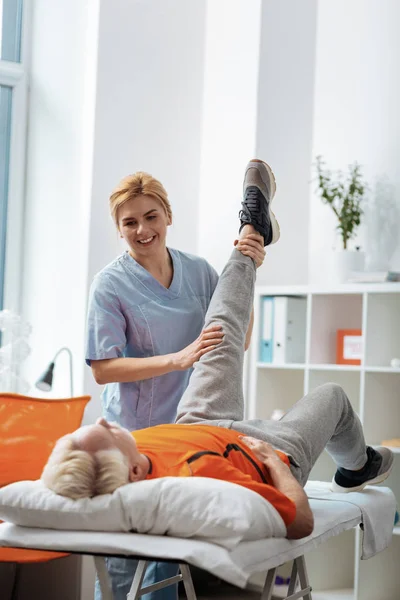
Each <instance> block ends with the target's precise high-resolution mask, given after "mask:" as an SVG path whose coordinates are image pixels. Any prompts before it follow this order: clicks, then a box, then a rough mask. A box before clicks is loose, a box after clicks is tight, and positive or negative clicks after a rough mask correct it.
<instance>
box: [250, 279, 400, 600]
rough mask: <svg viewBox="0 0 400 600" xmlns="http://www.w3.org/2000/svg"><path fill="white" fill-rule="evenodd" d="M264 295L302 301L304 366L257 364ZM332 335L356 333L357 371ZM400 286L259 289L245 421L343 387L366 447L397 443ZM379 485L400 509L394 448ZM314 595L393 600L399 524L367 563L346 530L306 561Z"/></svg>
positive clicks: (324, 469)
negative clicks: (340, 360) (322, 389)
mask: <svg viewBox="0 0 400 600" xmlns="http://www.w3.org/2000/svg"><path fill="white" fill-rule="evenodd" d="M263 296H297V297H302V298H305V299H306V306H307V309H306V316H305V319H306V335H305V340H304V345H305V348H304V350H305V352H304V354H305V361H304V363H292V364H274V363H263V362H260V352H259V350H260V334H261V300H262V297H263ZM337 329H361V330H362V333H363V338H364V344H363V355H362V359H361V364H360V365H339V364H336V331H337ZM392 358H400V283H385V284H383V283H382V284H344V285H340V286H338V287H335V288H332V289H329V288H326V287H324V288H319V287H314V286H284V287H283V286H280V287H273V286H271V287H270V286H258V287H256V294H255V303H254V333H253V340H252V345H251V348H250V354H249V357H248V379H247V394H246V417H247V418H250V419H252V418H264V419H268V418H270V416H271V414H272V411H273V410H274V409H281V410H284V411H285V410H287V409H289V408H290V407H291V406H292V405H293V404H294V403H295V402H296V401H297V400H298V399H300V398H301V397H302V396H303V395H304V394H307V393H308V392H309V391H311V390H312V389H314V388H316V387H317V386H319V385H322V384H324V383H327V382H335V383H337V384H339V385H341V386H342V387H343V388H344V390H345V391H346V393H347V395H348V396H349V399H350V401H351V402H352V404H353V407H354V409H355V410H356V411H357V413H358V414H359V416H360V419H361V421H362V423H363V427H364V431H365V436H366V440H367V443H368V444H370V445H376V444H380V443H381V441H382V440H388V439H392V438H400V369H395V368H392V367H391V366H390V360H391V359H392ZM392 449H393V450H394V451H395V454H396V456H395V466H394V469H393V472H392V474H391V476H390V478H389V479H388V481H387V482H385V485H388V486H389V487H391V488H392V489H393V491H394V493H395V495H396V497H397V499H398V502H399V504H400V448H392ZM334 472H335V465H334V463H333V461H332V459H331V458H330V457H329V456H328V454H326V453H324V454H323V455H322V456H321V457H320V459H319V460H318V462H317V464H316V465H315V467H314V469H313V471H312V473H311V476H310V478H311V479H319V480H324V481H330V480H331V479H332V476H333V474H334ZM307 565H308V570H309V573H310V578H311V581H312V583H313V589H314V590H315V592H314V594H313V598H314V595H315V597H316V598H317V599H319V598H321V600H322V599H324V600H325V599H326V600H328V599H329V600H336V599H338V600H339V599H343V598H345V599H346V600H376V599H377V598H379V600H398V598H399V597H400V583H399V577H398V572H399V568H400V526H399V525H398V526H397V527H396V528H395V529H394V536H393V542H392V544H391V546H390V547H389V548H388V549H387V550H385V551H384V552H381V553H380V554H379V555H377V556H376V557H374V558H372V559H370V560H368V561H360V533H359V530H356V531H350V532H345V533H343V534H341V535H340V536H336V537H334V538H332V539H331V540H329V541H328V542H327V543H325V544H324V546H323V547H322V548H318V551H314V552H311V553H309V554H308V555H307Z"/></svg>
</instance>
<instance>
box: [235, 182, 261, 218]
mask: <svg viewBox="0 0 400 600" xmlns="http://www.w3.org/2000/svg"><path fill="white" fill-rule="evenodd" d="M260 194H261V192H260V190H258V189H257V188H251V187H250V188H248V189H247V190H246V198H245V202H242V207H243V208H242V210H241V211H240V212H239V219H241V220H244V221H246V220H247V219H248V218H249V217H250V216H251V218H252V220H253V221H256V222H257V223H259V224H260V225H261V222H262V216H261V211H260Z"/></svg>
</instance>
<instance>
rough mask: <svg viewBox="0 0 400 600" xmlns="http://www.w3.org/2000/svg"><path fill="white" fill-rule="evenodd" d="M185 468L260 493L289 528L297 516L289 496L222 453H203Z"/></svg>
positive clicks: (191, 472) (196, 475) (199, 474)
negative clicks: (244, 469) (236, 465)
mask: <svg viewBox="0 0 400 600" xmlns="http://www.w3.org/2000/svg"><path fill="white" fill-rule="evenodd" d="M185 469H187V470H188V471H189V473H190V474H191V475H193V476H195V477H210V478H212V479H222V480H224V481H230V482H231V483H236V484H238V485H241V486H242V487H246V488H248V489H249V490H252V491H253V492H256V493H257V494H260V496H262V497H263V498H264V499H265V500H266V501H267V502H268V503H269V504H271V505H272V506H273V507H274V509H275V510H276V511H277V512H278V513H279V514H280V516H281V517H282V519H283V521H284V523H285V526H286V529H287V530H288V529H289V528H290V527H291V523H293V520H295V518H296V506H295V503H294V501H293V500H292V499H291V498H290V497H289V496H287V495H286V494H284V493H283V492H281V491H280V490H279V489H278V488H276V487H274V486H273V485H268V484H266V483H261V482H259V481H255V480H254V479H253V478H252V477H251V476H250V475H248V474H246V473H243V472H242V471H241V470H240V469H238V468H237V467H234V466H233V465H232V464H231V463H230V462H229V461H228V460H227V459H226V458H224V457H223V456H222V455H219V454H207V453H205V454H202V455H201V456H199V458H196V460H191V461H188V462H187V463H186V467H185ZM187 475H188V472H187V471H186V472H185V473H184V476H186V477H187Z"/></svg>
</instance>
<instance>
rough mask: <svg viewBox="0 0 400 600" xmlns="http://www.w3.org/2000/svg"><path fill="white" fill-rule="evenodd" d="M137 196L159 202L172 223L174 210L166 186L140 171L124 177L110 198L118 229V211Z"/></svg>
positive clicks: (112, 213) (112, 214)
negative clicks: (149, 197)
mask: <svg viewBox="0 0 400 600" xmlns="http://www.w3.org/2000/svg"><path fill="white" fill-rule="evenodd" d="M137 196H151V197H152V198H155V199H156V200H158V202H160V204H161V205H162V207H163V209H164V210H165V213H166V215H167V217H168V220H169V222H170V223H171V222H172V209H171V205H170V203H169V200H168V194H167V192H166V190H165V188H164V186H163V185H162V183H160V182H159V181H158V179H155V178H154V177H152V175H149V173H145V172H144V171H138V172H137V173H134V174H133V175H128V176H127V177H124V179H122V180H121V181H120V182H119V184H118V185H117V187H116V188H115V190H114V191H113V193H112V194H111V196H110V211H111V216H112V218H113V220H114V223H115V224H116V226H117V227H118V214H117V213H118V209H119V208H120V207H121V206H122V205H123V204H125V202H128V200H134V199H135V198H136V197H137Z"/></svg>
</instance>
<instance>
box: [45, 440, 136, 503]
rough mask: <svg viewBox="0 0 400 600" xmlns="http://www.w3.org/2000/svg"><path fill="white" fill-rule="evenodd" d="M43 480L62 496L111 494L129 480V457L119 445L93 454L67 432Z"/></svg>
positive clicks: (57, 446)
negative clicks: (119, 448)
mask: <svg viewBox="0 0 400 600" xmlns="http://www.w3.org/2000/svg"><path fill="white" fill-rule="evenodd" d="M41 479H42V481H43V483H44V484H45V485H46V486H47V487H48V488H49V489H50V490H52V491H53V492H55V493H56V494H59V495H60V496H66V497H67V498H72V499H73V500H77V499H78V498H91V497H93V496H98V495H100V494H111V493H112V492H113V491H114V490H116V489H117V488H119V487H121V486H122V485H125V484H127V483H129V464H128V459H127V458H126V456H125V455H124V454H122V452H120V451H119V450H118V449H111V450H99V451H98V452H95V453H93V454H90V453H89V452H86V451H85V450H80V449H79V448H78V446H77V445H76V443H75V442H74V440H73V439H72V438H71V437H69V436H67V437H65V438H62V439H61V440H59V441H58V442H57V444H56V446H55V447H54V450H53V452H52V454H51V455H50V458H49V460H48V461H47V464H46V466H45V468H44V469H43V473H42V477H41Z"/></svg>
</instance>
